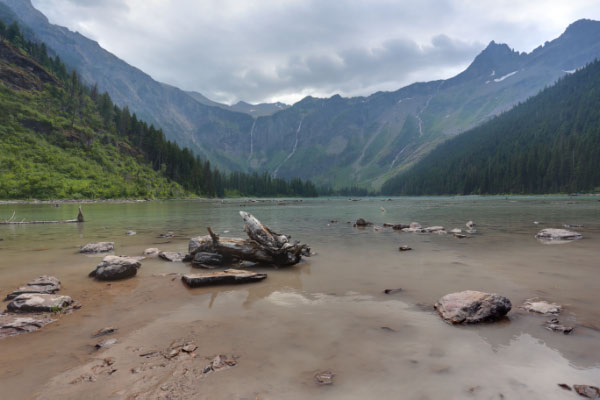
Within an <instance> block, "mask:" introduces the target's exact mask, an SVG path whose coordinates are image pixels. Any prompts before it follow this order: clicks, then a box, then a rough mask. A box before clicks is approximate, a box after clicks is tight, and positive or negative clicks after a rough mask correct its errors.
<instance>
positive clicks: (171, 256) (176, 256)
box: [158, 251, 185, 262]
mask: <svg viewBox="0 0 600 400" xmlns="http://www.w3.org/2000/svg"><path fill="white" fill-rule="evenodd" d="M158 256H159V257H160V258H162V259H163V260H167V261H171V262H181V261H183V259H184V258H185V254H182V253H176V252H174V251H161V252H160V253H158Z"/></svg>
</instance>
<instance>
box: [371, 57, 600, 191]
mask: <svg viewBox="0 0 600 400" xmlns="http://www.w3.org/2000/svg"><path fill="white" fill-rule="evenodd" d="M599 104H600V62H599V61H594V62H592V63H591V64H588V65H587V66H586V67H584V68H582V69H579V70H578V71H576V72H575V73H573V74H568V75H566V76H564V77H563V78H561V79H560V80H559V81H558V83H557V84H556V85H554V86H551V87H550V88H548V89H545V90H543V91H542V92H540V93H539V94H538V95H536V96H534V97H532V98H530V99H529V100H527V101H526V102H524V103H522V104H519V105H517V106H515V107H514V108H512V109H511V110H510V111H508V112H506V113H504V114H502V115H500V116H498V117H495V118H493V119H492V120H490V121H488V122H486V123H484V124H482V125H480V126H478V127H476V128H474V129H472V130H470V131H467V132H465V133H463V134H460V135H458V136H457V137H455V138H452V139H450V140H448V141H446V142H445V143H443V144H441V145H440V146H438V147H437V148H436V149H435V150H433V151H432V152H431V153H430V154H429V155H427V156H426V157H425V158H423V159H422V160H421V161H420V162H418V163H417V164H416V165H415V166H414V167H413V168H411V169H410V170H409V171H407V172H406V173H404V174H400V175H398V176H396V177H394V178H392V179H390V180H389V181H387V182H386V183H385V184H384V185H383V188H382V192H383V193H384V194H386V195H430V194H499V193H558V192H563V193H565V192H566V193H572V192H578V191H598V190H599V189H600V108H599V107H598V105H599Z"/></svg>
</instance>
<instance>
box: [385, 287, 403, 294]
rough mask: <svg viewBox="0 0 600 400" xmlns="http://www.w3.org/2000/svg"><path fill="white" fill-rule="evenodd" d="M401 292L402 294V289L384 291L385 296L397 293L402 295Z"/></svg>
mask: <svg viewBox="0 0 600 400" xmlns="http://www.w3.org/2000/svg"><path fill="white" fill-rule="evenodd" d="M400 292H402V289H401V288H397V289H385V290H384V291H383V293H385V294H396V293H400Z"/></svg>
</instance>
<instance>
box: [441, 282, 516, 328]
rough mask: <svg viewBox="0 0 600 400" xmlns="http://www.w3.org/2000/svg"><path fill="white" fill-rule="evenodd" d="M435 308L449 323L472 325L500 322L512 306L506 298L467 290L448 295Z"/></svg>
mask: <svg viewBox="0 0 600 400" xmlns="http://www.w3.org/2000/svg"><path fill="white" fill-rule="evenodd" d="M434 308H435V309H436V310H437V312H438V313H439V314H440V316H441V317H442V318H443V319H444V320H446V321H447V322H450V323H452V324H461V323H468V324H472V323H478V322H484V321H495V320H498V319H500V318H502V317H504V315H506V313H508V312H509V311H510V309H511V308H512V304H511V302H510V300H509V299H507V298H506V297H504V296H499V295H497V294H490V293H483V292H478V291H474V290H465V291H464V292H459V293H451V294H447V295H446V296H444V297H442V298H441V299H440V300H439V301H438V302H437V303H436V304H435V305H434Z"/></svg>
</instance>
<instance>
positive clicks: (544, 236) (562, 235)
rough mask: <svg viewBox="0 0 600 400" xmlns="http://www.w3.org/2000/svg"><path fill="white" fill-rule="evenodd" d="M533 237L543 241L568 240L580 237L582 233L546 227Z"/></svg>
mask: <svg viewBox="0 0 600 400" xmlns="http://www.w3.org/2000/svg"><path fill="white" fill-rule="evenodd" d="M535 237H536V239H540V240H545V241H569V240H577V239H581V238H582V237H583V235H581V234H580V233H577V232H573V231H568V230H566V229H554V228H547V229H542V230H541V231H539V232H538V234H537V235H535Z"/></svg>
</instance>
